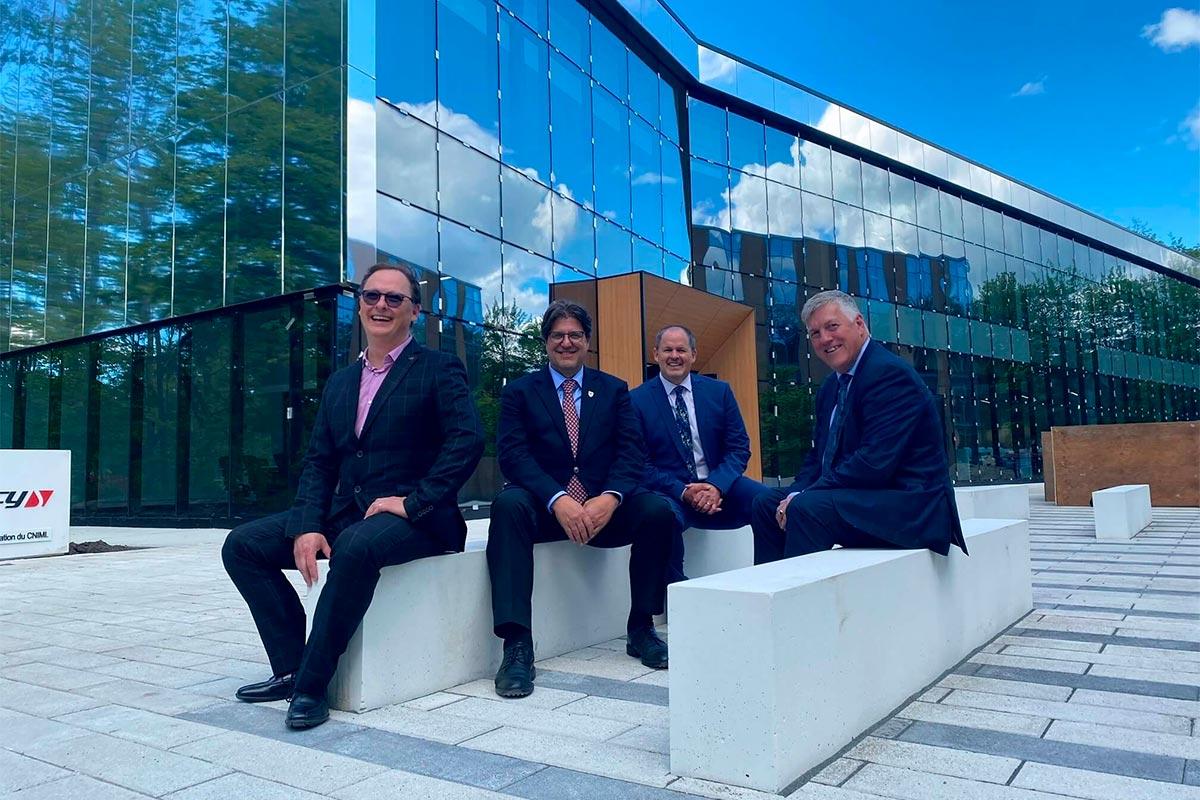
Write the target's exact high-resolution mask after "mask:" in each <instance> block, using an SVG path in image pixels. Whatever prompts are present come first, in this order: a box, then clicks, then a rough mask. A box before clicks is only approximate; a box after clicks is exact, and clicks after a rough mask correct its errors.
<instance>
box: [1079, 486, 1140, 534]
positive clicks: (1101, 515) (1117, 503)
mask: <svg viewBox="0 0 1200 800" xmlns="http://www.w3.org/2000/svg"><path fill="white" fill-rule="evenodd" d="M1092 510H1093V511H1094V512H1095V515H1096V538H1097V539H1132V538H1133V537H1134V536H1135V535H1136V534H1137V532H1138V531H1140V530H1142V529H1143V528H1145V527H1146V526H1147V525H1149V524H1150V519H1151V514H1152V512H1151V510H1150V485H1149V484H1147V483H1132V484H1126V485H1124V486H1114V487H1112V488H1111V489H1101V490H1100V491H1098V492H1092Z"/></svg>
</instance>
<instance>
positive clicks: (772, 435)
mask: <svg viewBox="0 0 1200 800" xmlns="http://www.w3.org/2000/svg"><path fill="white" fill-rule="evenodd" d="M775 375H776V382H775V385H774V386H773V391H770V392H762V393H760V394H759V401H758V402H759V415H758V418H759V431H760V434H761V442H762V445H761V446H762V463H763V474H764V475H767V474H774V475H778V476H780V477H783V478H789V477H790V476H793V475H795V474H796V472H797V471H799V469H800V464H801V462H803V460H804V456H805V455H806V454H807V453H808V451H809V450H810V449H811V448H812V436H813V395H812V392H811V391H810V390H809V387H808V386H807V385H805V384H802V383H797V381H803V380H804V377H803V376H802V375H801V374H800V370H799V368H797V367H786V366H782V365H778V364H777V365H776V366H775Z"/></svg>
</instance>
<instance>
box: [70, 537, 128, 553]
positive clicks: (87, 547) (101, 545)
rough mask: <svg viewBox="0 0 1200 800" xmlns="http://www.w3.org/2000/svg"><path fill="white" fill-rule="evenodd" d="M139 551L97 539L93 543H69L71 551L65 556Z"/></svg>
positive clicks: (125, 545) (124, 545)
mask: <svg viewBox="0 0 1200 800" xmlns="http://www.w3.org/2000/svg"><path fill="white" fill-rule="evenodd" d="M141 549H142V548H141V547H131V546H130V545H127V544H109V543H108V542H106V541H104V540H103V539H97V540H96V541H94V542H71V549H70V550H69V551H68V552H67V555H69V556H75V555H79V554H81V553H115V552H118V551H120V550H141Z"/></svg>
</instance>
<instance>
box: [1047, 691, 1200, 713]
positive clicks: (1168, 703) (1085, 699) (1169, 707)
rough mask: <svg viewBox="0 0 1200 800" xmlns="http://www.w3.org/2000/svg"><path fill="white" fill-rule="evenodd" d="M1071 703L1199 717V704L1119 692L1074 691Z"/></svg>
mask: <svg viewBox="0 0 1200 800" xmlns="http://www.w3.org/2000/svg"><path fill="white" fill-rule="evenodd" d="M1070 702H1071V703H1074V704H1082V705H1093V706H1109V707H1110V708H1130V709H1133V710H1135V711H1155V712H1158V713H1159V714H1174V715H1176V716H1180V717H1200V702H1198V701H1196V700H1175V699H1173V698H1170V697H1148V696H1146V695H1139V694H1123V693H1121V692H1098V691H1096V690H1094V689H1076V690H1075V692H1074V693H1073V694H1072V695H1071V700H1070Z"/></svg>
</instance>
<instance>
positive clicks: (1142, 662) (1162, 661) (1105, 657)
mask: <svg viewBox="0 0 1200 800" xmlns="http://www.w3.org/2000/svg"><path fill="white" fill-rule="evenodd" d="M1031 644H1038V645H1040V644H1041V643H1040V642H1031ZM1004 652H1005V653H1011V654H1013V655H1014V656H1020V657H1023V658H1045V659H1050V660H1058V661H1070V662H1073V663H1079V664H1101V665H1104V666H1111V667H1124V668H1129V669H1144V670H1171V669H1175V670H1178V671H1179V672H1190V673H1197V672H1200V662H1196V661H1194V660H1191V659H1188V658H1187V657H1186V656H1184V657H1177V658H1172V654H1171V653H1164V654H1162V655H1157V654H1155V653H1154V651H1152V650H1149V651H1139V652H1138V654H1137V655H1133V656H1130V655H1124V654H1121V653H1119V652H1109V651H1107V650H1106V651H1105V652H1103V653H1085V652H1079V651H1077V650H1063V649H1061V648H1052V647H1043V646H1038V647H1029V646H1027V645H1011V646H1009V647H1006V648H1004ZM1194 680H1195V678H1192V677H1188V678H1187V680H1183V676H1180V682H1181V683H1191V682H1193V681H1194Z"/></svg>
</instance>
